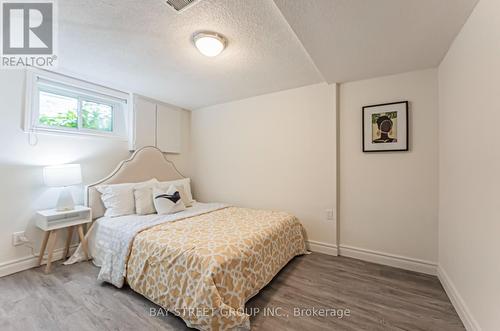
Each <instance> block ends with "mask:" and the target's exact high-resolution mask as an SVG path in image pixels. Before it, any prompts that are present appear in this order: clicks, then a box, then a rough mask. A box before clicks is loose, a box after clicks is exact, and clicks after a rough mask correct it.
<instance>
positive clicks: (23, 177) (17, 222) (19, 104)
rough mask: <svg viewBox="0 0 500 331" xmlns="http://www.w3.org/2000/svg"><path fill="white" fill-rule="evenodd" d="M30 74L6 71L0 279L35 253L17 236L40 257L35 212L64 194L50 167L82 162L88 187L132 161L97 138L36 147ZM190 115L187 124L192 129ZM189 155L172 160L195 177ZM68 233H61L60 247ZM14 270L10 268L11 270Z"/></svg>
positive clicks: (1, 110) (0, 85)
mask: <svg viewBox="0 0 500 331" xmlns="http://www.w3.org/2000/svg"><path fill="white" fill-rule="evenodd" d="M24 86H25V72H24V71H22V70H2V71H0V114H1V118H2V121H1V122H0V183H1V189H0V274H1V273H2V270H6V268H8V267H9V266H10V265H12V262H15V261H19V260H23V259H25V258H29V257H30V256H32V255H31V251H30V249H29V248H26V247H23V246H20V247H14V246H12V244H11V242H12V241H11V238H12V233H13V232H17V231H26V234H27V236H28V237H29V238H30V239H32V240H33V244H34V248H35V252H36V253H38V250H39V245H40V241H41V237H42V232H41V231H40V230H38V229H37V228H36V227H35V225H34V215H35V210H38V209H45V208H53V207H54V205H55V203H56V200H57V196H58V189H55V188H47V187H45V186H44V184H43V178H42V169H43V166H45V165H50V164H59V163H80V164H81V165H82V175H83V182H84V184H89V183H92V182H94V181H96V180H98V179H100V178H102V177H104V176H106V175H107V174H109V173H110V172H111V171H112V170H113V169H114V168H115V167H116V165H117V164H118V163H119V162H120V161H121V160H123V159H124V158H127V157H128V156H129V152H128V145H127V142H126V141H120V140H114V139H105V138H92V137H68V136H55V135H44V134H40V135H38V143H37V144H36V146H31V145H30V144H29V143H28V135H27V134H25V133H24V132H23V131H22V129H21V127H22V126H21V125H22V121H23V115H24V114H23V112H24V93H25V91H24ZM189 117H190V115H189V112H186V114H184V117H183V125H184V126H185V127H187V129H188V128H189V127H188V126H189V121H190V119H189ZM188 149H189V131H185V132H184V140H183V151H186V150H188ZM187 155H188V153H183V154H181V155H177V156H170V157H169V158H171V159H173V160H174V161H176V164H177V166H178V167H179V170H181V171H182V172H184V173H186V174H189V171H188V164H189V162H188V161H187V160H186V157H187ZM73 193H74V196H75V199H76V201H77V202H80V203H82V201H83V185H82V186H80V187H76V188H74V190H73ZM64 239H65V234H64V235H63V233H62V232H61V234H60V239H59V244H58V247H62V244H63V240H64ZM9 270H10V269H9Z"/></svg>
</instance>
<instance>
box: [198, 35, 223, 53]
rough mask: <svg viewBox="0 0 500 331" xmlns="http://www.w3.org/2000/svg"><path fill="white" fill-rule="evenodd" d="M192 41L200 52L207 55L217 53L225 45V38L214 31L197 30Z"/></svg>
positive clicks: (220, 51)
mask: <svg viewBox="0 0 500 331" xmlns="http://www.w3.org/2000/svg"><path fill="white" fill-rule="evenodd" d="M193 42H194V45H195V46H196V48H198V50H199V51H200V53H201V54H203V55H205V56H208V57H214V56H217V55H219V54H220V53H222V51H223V50H224V48H226V45H227V40H226V38H224V36H222V35H220V34H218V33H216V32H198V33H196V34H195V35H194V36H193Z"/></svg>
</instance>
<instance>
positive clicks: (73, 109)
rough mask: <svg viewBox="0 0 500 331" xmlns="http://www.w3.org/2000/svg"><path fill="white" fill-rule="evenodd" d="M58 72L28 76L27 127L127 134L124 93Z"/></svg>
mask: <svg viewBox="0 0 500 331" xmlns="http://www.w3.org/2000/svg"><path fill="white" fill-rule="evenodd" d="M29 76H30V75H29ZM59 76H60V75H57V74H53V73H43V74H37V73H31V77H29V78H28V79H29V81H31V86H28V92H29V93H28V94H29V98H30V100H28V102H29V105H30V107H28V109H27V111H28V114H27V116H26V118H27V120H28V121H27V123H26V127H27V131H30V132H33V131H35V132H51V133H64V134H68V133H69V134H83V135H97V136H105V137H119V138H126V137H127V134H126V127H127V125H126V122H127V119H128V116H127V110H128V107H127V98H128V95H127V94H125V93H122V92H118V93H117V91H114V90H111V89H108V88H104V87H101V86H99V85H93V84H90V83H87V82H82V81H78V80H75V79H71V78H68V77H65V76H60V77H59Z"/></svg>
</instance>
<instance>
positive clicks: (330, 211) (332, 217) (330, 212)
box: [325, 209, 335, 221]
mask: <svg viewBox="0 0 500 331" xmlns="http://www.w3.org/2000/svg"><path fill="white" fill-rule="evenodd" d="M325 216H326V220H327V221H335V211H334V210H333V209H327V210H325Z"/></svg>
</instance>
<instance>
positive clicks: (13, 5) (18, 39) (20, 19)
mask: <svg viewBox="0 0 500 331" xmlns="http://www.w3.org/2000/svg"><path fill="white" fill-rule="evenodd" d="M1 5H2V15H1V17H2V34H1V35H2V42H1V45H2V61H1V65H2V67H25V66H37V67H53V66H54V61H55V60H56V58H57V57H56V56H55V55H54V21H55V15H54V9H55V8H54V2H53V1H51V0H46V1H40V0H31V1H30V2H21V1H17V0H4V1H2V3H1ZM30 55H31V56H30Z"/></svg>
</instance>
